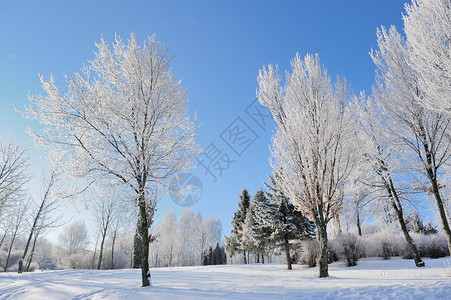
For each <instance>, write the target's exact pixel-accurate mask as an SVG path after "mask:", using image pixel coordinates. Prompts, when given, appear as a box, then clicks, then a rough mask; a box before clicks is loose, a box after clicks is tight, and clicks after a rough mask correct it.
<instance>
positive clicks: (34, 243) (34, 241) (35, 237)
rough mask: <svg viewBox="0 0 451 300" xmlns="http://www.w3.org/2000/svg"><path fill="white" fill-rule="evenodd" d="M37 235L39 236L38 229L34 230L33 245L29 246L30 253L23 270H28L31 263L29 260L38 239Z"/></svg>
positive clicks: (31, 258) (31, 257) (31, 259)
mask: <svg viewBox="0 0 451 300" xmlns="http://www.w3.org/2000/svg"><path fill="white" fill-rule="evenodd" d="M38 237H39V231H37V232H35V236H34V240H33V246H32V247H31V251H30V255H29V256H28V261H27V265H26V267H25V272H29V271H30V265H31V262H32V261H33V256H34V251H35V249H36V243H37V241H38Z"/></svg>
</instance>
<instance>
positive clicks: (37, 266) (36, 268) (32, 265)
mask: <svg viewBox="0 0 451 300" xmlns="http://www.w3.org/2000/svg"><path fill="white" fill-rule="evenodd" d="M38 269H39V265H38V264H37V263H35V262H32V263H31V264H30V268H29V269H28V272H34V271H36V270H38Z"/></svg>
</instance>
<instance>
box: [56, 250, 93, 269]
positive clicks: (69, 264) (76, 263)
mask: <svg viewBox="0 0 451 300" xmlns="http://www.w3.org/2000/svg"><path fill="white" fill-rule="evenodd" d="M89 254H90V253H89V252H87V251H86V252H85V253H84V252H83V253H82V252H78V253H74V254H71V255H69V256H66V257H63V258H62V259H61V261H60V263H59V264H58V267H60V268H62V269H91V268H92V255H89Z"/></svg>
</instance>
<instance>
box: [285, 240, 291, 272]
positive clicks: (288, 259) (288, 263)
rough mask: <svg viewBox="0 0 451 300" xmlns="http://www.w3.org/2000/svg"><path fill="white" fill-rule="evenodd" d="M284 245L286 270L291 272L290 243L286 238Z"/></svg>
mask: <svg viewBox="0 0 451 300" xmlns="http://www.w3.org/2000/svg"><path fill="white" fill-rule="evenodd" d="M284 244H285V255H286V258H287V268H288V270H292V269H293V268H292V266H291V256H290V241H289V240H288V237H287V236H285V238H284Z"/></svg>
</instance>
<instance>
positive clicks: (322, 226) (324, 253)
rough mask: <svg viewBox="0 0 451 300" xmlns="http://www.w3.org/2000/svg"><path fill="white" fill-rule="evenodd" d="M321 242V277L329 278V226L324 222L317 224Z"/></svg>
mask: <svg viewBox="0 0 451 300" xmlns="http://www.w3.org/2000/svg"><path fill="white" fill-rule="evenodd" d="M317 228H318V241H319V251H320V257H319V277H320V278H323V277H329V265H328V260H329V249H328V248H327V224H326V222H324V221H322V222H320V223H319V224H317Z"/></svg>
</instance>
